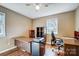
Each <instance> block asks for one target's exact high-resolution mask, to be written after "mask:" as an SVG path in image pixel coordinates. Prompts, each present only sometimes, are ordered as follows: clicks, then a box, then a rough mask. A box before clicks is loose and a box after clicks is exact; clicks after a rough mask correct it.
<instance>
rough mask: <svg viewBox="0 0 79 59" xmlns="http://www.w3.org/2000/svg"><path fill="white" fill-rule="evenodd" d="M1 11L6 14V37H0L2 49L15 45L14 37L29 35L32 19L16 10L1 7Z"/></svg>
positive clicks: (0, 48) (0, 47)
mask: <svg viewBox="0 0 79 59" xmlns="http://www.w3.org/2000/svg"><path fill="white" fill-rule="evenodd" d="M0 12H4V13H5V14H6V20H5V21H6V24H5V25H6V37H4V38H1V37H0V51H2V50H5V49H9V48H11V47H14V40H13V39H11V38H12V37H16V36H26V37H28V30H29V29H31V25H32V23H31V22H32V21H31V20H30V19H29V18H27V17H25V16H23V15H20V14H18V13H16V12H13V11H11V10H8V9H6V8H3V7H0Z"/></svg>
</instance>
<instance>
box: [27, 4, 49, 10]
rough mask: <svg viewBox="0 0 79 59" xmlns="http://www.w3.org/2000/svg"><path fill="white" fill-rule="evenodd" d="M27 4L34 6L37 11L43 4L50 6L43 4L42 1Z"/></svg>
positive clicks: (45, 5) (46, 5)
mask: <svg viewBox="0 0 79 59" xmlns="http://www.w3.org/2000/svg"><path fill="white" fill-rule="evenodd" d="M26 5H27V6H34V7H35V9H36V10H37V11H38V10H40V8H41V6H44V7H48V4H41V3H34V4H26Z"/></svg>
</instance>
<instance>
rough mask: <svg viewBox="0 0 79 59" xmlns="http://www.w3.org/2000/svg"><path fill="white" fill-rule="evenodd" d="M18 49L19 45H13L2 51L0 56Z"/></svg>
mask: <svg viewBox="0 0 79 59" xmlns="http://www.w3.org/2000/svg"><path fill="white" fill-rule="evenodd" d="M15 50H17V46H14V47H11V48H9V49H6V50H3V51H0V56H5V55H7V54H9V53H11V52H13V51H15Z"/></svg>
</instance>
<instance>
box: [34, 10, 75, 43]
mask: <svg viewBox="0 0 79 59" xmlns="http://www.w3.org/2000/svg"><path fill="white" fill-rule="evenodd" d="M53 17H57V18H58V34H57V36H67V37H73V36H74V30H75V11H72V12H66V13H61V14H57V15H51V16H47V17H41V18H38V19H36V20H34V21H33V29H36V27H39V26H45V25H46V21H47V20H49V19H51V20H52V18H53ZM50 39H51V36H50V35H47V41H48V42H50Z"/></svg>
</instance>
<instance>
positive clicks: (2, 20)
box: [0, 12, 5, 37]
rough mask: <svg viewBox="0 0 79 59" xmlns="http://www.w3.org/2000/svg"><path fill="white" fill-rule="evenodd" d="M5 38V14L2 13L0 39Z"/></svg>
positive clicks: (0, 13) (0, 17)
mask: <svg viewBox="0 0 79 59" xmlns="http://www.w3.org/2000/svg"><path fill="white" fill-rule="evenodd" d="M3 36H5V13H2V12H0V37H3Z"/></svg>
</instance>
